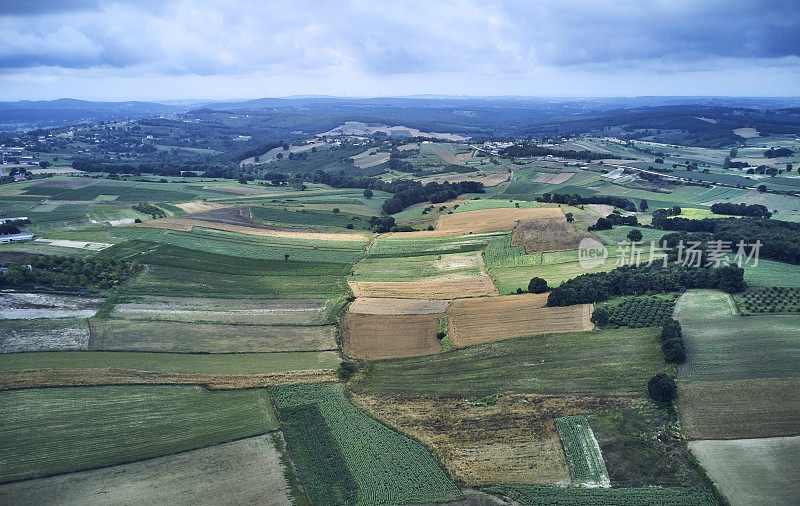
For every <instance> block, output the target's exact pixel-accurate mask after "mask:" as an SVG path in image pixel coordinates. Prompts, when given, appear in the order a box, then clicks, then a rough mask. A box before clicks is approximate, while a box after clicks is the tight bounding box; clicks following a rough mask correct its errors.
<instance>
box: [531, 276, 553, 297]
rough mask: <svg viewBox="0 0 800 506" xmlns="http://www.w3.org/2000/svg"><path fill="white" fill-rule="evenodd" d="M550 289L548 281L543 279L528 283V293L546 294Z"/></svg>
mask: <svg viewBox="0 0 800 506" xmlns="http://www.w3.org/2000/svg"><path fill="white" fill-rule="evenodd" d="M548 289H549V287H548V286H547V281H545V280H544V279H542V278H531V280H530V282H528V291H529V292H531V293H544V292H546V291H547V290H548Z"/></svg>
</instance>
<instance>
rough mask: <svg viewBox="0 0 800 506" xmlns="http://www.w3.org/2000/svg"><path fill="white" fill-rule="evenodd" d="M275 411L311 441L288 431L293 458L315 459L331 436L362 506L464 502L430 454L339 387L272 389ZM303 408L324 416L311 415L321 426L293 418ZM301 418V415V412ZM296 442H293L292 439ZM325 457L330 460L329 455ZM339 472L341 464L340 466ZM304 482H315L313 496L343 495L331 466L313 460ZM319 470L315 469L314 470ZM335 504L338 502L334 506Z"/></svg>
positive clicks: (317, 498)
mask: <svg viewBox="0 0 800 506" xmlns="http://www.w3.org/2000/svg"><path fill="white" fill-rule="evenodd" d="M272 391H273V397H274V399H275V406H276V408H277V409H278V413H279V414H280V416H281V419H282V422H283V423H284V425H287V421H286V420H285V419H284V413H287V411H288V412H289V415H290V416H289V419H290V421H292V422H294V423H301V424H303V426H302V429H303V430H305V431H308V432H310V433H311V434H313V436H310V438H302V437H299V436H301V435H302V434H303V430H296V429H295V428H292V427H287V428H288V431H287V432H286V435H287V439H288V440H289V445H290V448H292V451H293V453H294V452H295V451H300V452H301V453H303V454H312V455H313V454H314V452H315V449H316V446H312V445H313V443H314V439H316V438H317V437H318V436H317V435H321V437H323V438H325V437H326V436H325V433H326V432H327V433H328V434H330V436H331V437H332V438H333V440H335V442H336V444H338V447H339V450H340V451H341V455H342V457H343V458H344V461H345V462H346V464H347V468H348V469H349V470H350V473H351V475H352V477H353V479H354V480H355V483H356V484H357V486H358V501H357V504H365V505H367V504H376V505H377V504H409V503H431V502H445V501H448V500H452V499H456V498H458V497H459V496H460V492H459V490H458V488H457V487H456V486H455V485H454V484H453V483H452V482H451V481H450V479H449V478H448V477H447V475H445V473H444V472H443V471H442V470H441V469H440V468H439V466H438V465H437V464H436V462H435V461H434V459H433V458H432V457H431V455H430V454H429V453H428V451H427V449H426V448H425V447H424V446H422V445H421V444H420V443H418V442H417V441H415V440H413V439H411V438H409V437H408V436H405V435H403V434H400V433H398V432H395V431H394V430H392V429H389V428H388V427H386V426H385V425H382V424H381V423H379V422H378V421H376V420H374V419H373V418H371V417H369V416H368V415H367V414H366V413H364V412H363V411H361V410H359V409H358V408H356V407H355V406H353V405H352V404H351V403H350V402H349V401H348V400H347V398H346V397H345V396H344V393H343V392H342V386H341V385H340V384H334V383H316V384H304V385H286V386H278V387H274V388H273V389H272ZM298 407H316V408H317V410H318V412H319V413H320V414H321V415H322V416H315V415H311V413H310V412H309V413H307V414H308V415H311V416H310V417H311V418H312V419H313V420H314V421H315V426H312V427H305V424H306V423H307V422H305V421H302V420H299V419H298V418H299V417H295V416H292V415H293V414H294V413H293V411H292V410H296V409H297V408H298ZM295 413H296V412H295ZM290 436H291V439H290ZM324 452H325V454H326V455H327V454H330V452H328V451H327V450H325V451H324ZM335 465H336V466H339V464H338V463H336V464H335ZM304 466H307V467H308V468H309V469H308V471H307V472H305V473H304V472H303V470H302V468H301V469H300V473H301V475H303V477H304V479H307V478H306V477H308V476H311V477H312V479H313V480H314V481H313V483H312V486H311V490H314V491H316V490H321V491H323V493H324V491H325V490H326V489H327V488H328V483H331V484H332V485H333V490H341V489H342V488H341V484H342V482H341V481H340V479H341V478H340V477H339V476H338V473H336V468H330V469H328V468H325V467H323V466H325V460H322V459H313V460H311V459H308V460H307V461H306V462H305V463H304ZM312 466H313V467H312ZM310 499H311V501H312V502H318V503H324V504H327V503H329V502H330V501H329V500H328V499H325V497H324V496H323V497H315V496H314V495H312V497H310ZM334 502H335V501H334Z"/></svg>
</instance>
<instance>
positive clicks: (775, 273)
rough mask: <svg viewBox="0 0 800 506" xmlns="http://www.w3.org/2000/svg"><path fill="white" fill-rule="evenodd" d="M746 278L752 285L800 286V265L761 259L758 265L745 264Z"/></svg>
mask: <svg viewBox="0 0 800 506" xmlns="http://www.w3.org/2000/svg"><path fill="white" fill-rule="evenodd" d="M742 267H744V280H745V281H746V282H747V284H748V285H750V286H786V287H794V288H800V265H792V264H786V263H783V262H774V261H772V260H759V261H758V265H756V266H753V265H752V264H745V265H743V266H742Z"/></svg>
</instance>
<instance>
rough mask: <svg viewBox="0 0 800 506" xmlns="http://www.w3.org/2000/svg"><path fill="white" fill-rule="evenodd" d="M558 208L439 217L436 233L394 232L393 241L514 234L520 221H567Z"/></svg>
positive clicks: (520, 209) (479, 212)
mask: <svg viewBox="0 0 800 506" xmlns="http://www.w3.org/2000/svg"><path fill="white" fill-rule="evenodd" d="M563 216H564V214H563V213H562V212H561V209H559V208H558V207H530V208H517V207H504V208H499V209H479V210H477V211H464V212H463V213H453V214H445V215H442V216H440V217H439V222H438V224H437V226H436V230H420V231H418V232H394V233H392V234H389V237H409V238H414V237H446V236H451V235H464V234H469V233H470V232H471V233H475V234H479V233H482V232H496V231H500V230H511V229H512V228H514V227H515V226H516V224H517V222H518V221H519V220H535V219H542V218H559V217H561V218H563Z"/></svg>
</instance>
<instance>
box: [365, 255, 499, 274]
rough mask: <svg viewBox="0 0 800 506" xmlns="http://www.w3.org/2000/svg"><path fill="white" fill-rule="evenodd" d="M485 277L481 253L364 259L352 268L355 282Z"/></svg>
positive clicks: (369, 257)
mask: <svg viewBox="0 0 800 506" xmlns="http://www.w3.org/2000/svg"><path fill="white" fill-rule="evenodd" d="M484 274H486V272H485V268H484V262H483V257H482V256H481V254H480V252H477V251H472V252H467V253H450V254H444V255H416V256H409V257H373V256H367V257H366V258H364V259H363V260H362V261H360V262H358V263H357V264H356V266H355V268H354V269H353V278H354V279H355V280H356V281H421V280H431V279H455V278H468V277H472V276H482V275H484Z"/></svg>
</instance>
